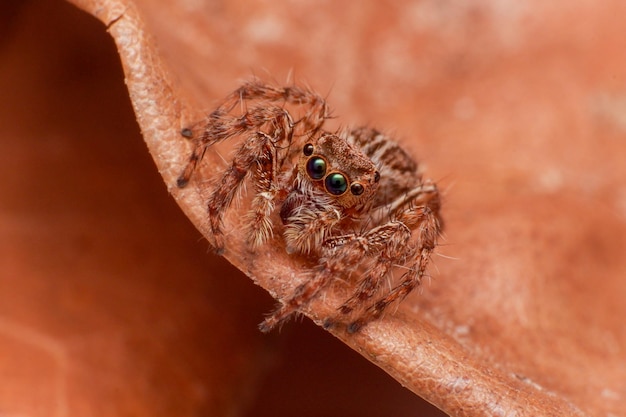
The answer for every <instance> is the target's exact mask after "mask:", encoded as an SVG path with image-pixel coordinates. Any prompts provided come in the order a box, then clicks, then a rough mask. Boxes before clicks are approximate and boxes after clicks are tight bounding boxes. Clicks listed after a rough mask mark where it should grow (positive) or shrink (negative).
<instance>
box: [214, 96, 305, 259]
mask: <svg viewBox="0 0 626 417" xmlns="http://www.w3.org/2000/svg"><path fill="white" fill-rule="evenodd" d="M245 116H246V121H247V123H249V124H251V125H252V126H262V125H263V124H267V125H269V126H268V130H269V131H270V133H264V132H261V131H256V132H254V133H253V134H251V135H250V136H249V137H248V138H247V139H246V140H245V141H244V143H243V144H242V145H241V146H240V147H239V149H238V150H237V152H236V153H235V156H234V158H233V161H232V163H231V165H230V167H229V168H227V169H226V171H225V172H224V173H223V174H222V177H221V179H220V180H219V182H218V184H217V187H216V188H215V190H214V191H213V193H212V194H211V196H210V197H209V200H208V203H207V206H208V211H209V220H210V226H211V230H212V232H213V236H214V238H215V247H216V250H217V251H218V252H221V251H222V250H223V247H224V242H223V235H222V230H221V226H222V217H223V213H224V211H225V210H226V209H227V208H228V207H229V206H230V204H231V203H232V200H233V197H234V196H235V195H236V193H237V190H238V189H239V187H240V186H241V184H242V183H243V180H244V179H245V177H246V176H247V175H248V173H249V172H250V170H251V169H252V168H253V167H254V166H255V164H256V171H255V172H256V175H257V177H261V178H262V177H266V178H265V184H266V187H268V188H271V184H272V183H273V181H272V178H271V177H272V172H275V171H276V169H275V168H274V165H275V163H276V157H275V149H276V147H277V146H280V144H281V143H283V142H290V141H291V139H292V126H293V122H292V120H291V117H290V116H289V113H287V112H286V111H285V110H283V109H281V108H279V107H270V108H255V109H252V110H251V111H250V112H249V113H247V114H246V115H245ZM246 130H249V129H246ZM260 186H261V187H262V186H263V185H260ZM257 204H258V202H257ZM265 226H266V227H267V226H268V225H267V224H265ZM269 227H271V225H269ZM265 233H266V234H267V233H268V232H267V230H266V231H265Z"/></svg>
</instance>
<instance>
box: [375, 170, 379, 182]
mask: <svg viewBox="0 0 626 417" xmlns="http://www.w3.org/2000/svg"><path fill="white" fill-rule="evenodd" d="M378 181H380V173H379V172H378V171H376V172H374V182H378Z"/></svg>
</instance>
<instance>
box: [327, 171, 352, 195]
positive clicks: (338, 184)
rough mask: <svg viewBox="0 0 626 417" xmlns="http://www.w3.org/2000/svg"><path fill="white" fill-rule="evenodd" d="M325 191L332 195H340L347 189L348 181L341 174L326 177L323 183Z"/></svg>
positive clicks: (336, 173)
mask: <svg viewBox="0 0 626 417" xmlns="http://www.w3.org/2000/svg"><path fill="white" fill-rule="evenodd" d="M324 185H325V186H326V190H328V192H329V193H331V194H333V195H341V194H343V193H345V192H346V190H347V189H348V180H347V179H346V177H345V176H344V175H343V174H340V173H338V172H335V173H334V174H330V175H328V176H327V177H326V181H324Z"/></svg>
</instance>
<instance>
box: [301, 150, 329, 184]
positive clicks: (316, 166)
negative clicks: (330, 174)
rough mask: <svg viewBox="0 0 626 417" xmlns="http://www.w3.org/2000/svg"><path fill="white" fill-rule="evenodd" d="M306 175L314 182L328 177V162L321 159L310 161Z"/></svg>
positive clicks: (316, 158) (314, 158) (315, 158)
mask: <svg viewBox="0 0 626 417" xmlns="http://www.w3.org/2000/svg"><path fill="white" fill-rule="evenodd" d="M311 146H313V145H311ZM305 151H306V147H305ZM306 173H307V174H309V177H311V178H312V179H314V180H321V179H322V178H324V175H326V161H325V160H324V159H323V158H320V157H313V158H311V159H309V160H308V161H307V163H306Z"/></svg>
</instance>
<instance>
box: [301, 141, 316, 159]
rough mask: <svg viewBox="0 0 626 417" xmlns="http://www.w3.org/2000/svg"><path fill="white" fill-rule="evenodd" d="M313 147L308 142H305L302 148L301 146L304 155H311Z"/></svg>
mask: <svg viewBox="0 0 626 417" xmlns="http://www.w3.org/2000/svg"><path fill="white" fill-rule="evenodd" d="M314 149H315V148H313V145H312V144H310V143H307V144H306V145H304V148H302V152H303V153H304V154H305V155H306V156H311V155H313V150H314Z"/></svg>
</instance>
